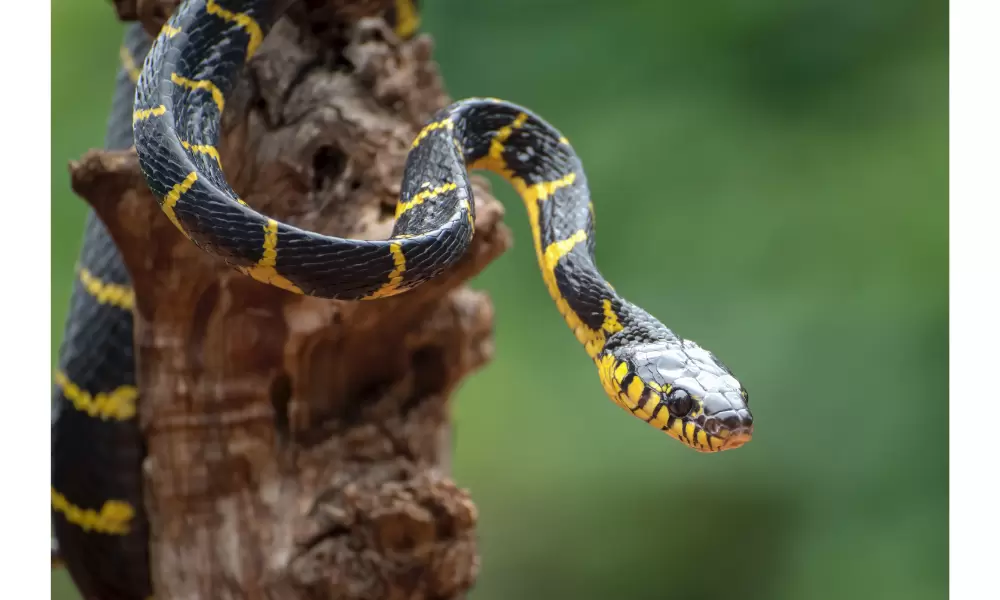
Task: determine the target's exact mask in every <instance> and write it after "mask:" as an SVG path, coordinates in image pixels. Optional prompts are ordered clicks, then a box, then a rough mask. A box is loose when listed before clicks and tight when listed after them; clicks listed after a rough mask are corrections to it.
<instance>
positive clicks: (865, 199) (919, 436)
mask: <svg viewBox="0 0 1000 600" xmlns="http://www.w3.org/2000/svg"><path fill="white" fill-rule="evenodd" d="M424 4H425V5H426V6H425V8H424V10H423V14H424V17H423V29H424V30H425V31H427V32H430V33H432V34H433V35H434V37H435V39H436V53H435V56H436V59H437V60H438V61H439V62H440V65H441V68H442V70H443V73H444V75H445V78H446V82H447V85H448V88H449V91H450V93H451V94H452V96H453V97H456V98H458V97H464V96H471V95H480V96H499V97H503V98H506V99H509V100H513V101H515V102H519V103H522V104H525V105H527V106H529V107H531V108H532V109H533V110H535V111H537V112H538V113H540V114H542V115H544V116H545V117H546V118H547V119H548V120H550V121H551V122H553V123H554V124H555V125H556V126H557V127H559V128H560V129H561V130H562V131H563V132H564V133H566V134H567V135H568V136H569V138H570V139H571V140H572V141H573V143H574V146H575V147H576V148H577V150H578V151H579V153H580V155H581V156H582V157H583V161H584V164H585V166H586V168H587V173H588V178H589V181H590V184H591V190H592V192H593V195H594V199H595V204H596V210H597V223H598V227H597V229H598V232H599V233H598V240H599V242H598V261H599V264H600V266H601V269H602V271H603V272H604V273H605V275H606V276H608V278H609V279H610V280H611V281H612V282H613V283H614V285H615V286H616V288H617V289H618V290H619V291H620V292H622V293H623V294H624V295H625V296H626V297H628V298H629V299H631V300H632V301H634V302H636V303H638V304H640V305H641V306H643V307H645V308H646V309H647V310H649V311H650V312H652V313H653V314H655V315H657V316H659V317H660V318H661V319H663V320H664V321H665V322H666V323H667V324H668V325H669V326H671V327H673V328H674V329H675V330H676V331H677V332H678V333H680V334H681V335H684V336H687V337H691V338H693V339H695V340H697V341H698V342H700V343H702V344H703V345H705V346H707V347H708V348H710V349H712V350H713V351H714V352H715V353H716V354H718V355H719V356H720V357H722V358H723V360H725V361H726V362H727V363H728V364H729V366H730V367H731V368H732V369H733V370H734V371H735V373H736V374H737V376H739V377H740V378H741V379H742V380H743V382H744V383H745V384H746V386H747V388H748V390H749V392H750V397H751V407H752V408H753V411H754V416H755V420H756V421H755V422H756V436H755V439H754V440H753V441H752V442H751V443H750V444H749V445H747V446H745V447H743V448H742V449H740V450H737V451H734V452H725V453H722V454H719V455H701V454H696V453H693V452H691V451H689V450H687V449H686V448H684V447H682V446H681V445H680V444H678V443H676V442H673V441H672V440H670V439H669V438H667V437H666V436H663V435H659V434H657V433H656V432H655V431H653V430H652V429H650V428H649V427H648V426H647V425H644V424H642V423H640V422H638V421H636V420H634V419H630V418H627V417H626V416H625V415H624V414H623V413H622V412H621V410H620V409H618V408H616V407H615V406H613V405H612V404H611V402H609V401H608V400H607V399H606V397H605V396H604V393H603V391H602V390H601V387H600V385H599V383H598V380H597V375H596V372H595V370H594V368H593V367H592V365H591V364H590V363H589V361H588V360H587V359H586V356H585V354H584V353H583V352H582V350H580V349H579V347H578V345H577V343H576V342H575V341H574V340H573V337H572V335H571V334H570V333H569V331H568V330H567V328H566V326H565V324H563V322H562V321H561V319H560V318H559V317H558V314H557V312H556V310H555V308H554V306H553V305H552V302H551V300H550V299H549V297H548V295H547V292H546V291H545V288H544V286H543V285H542V283H541V278H540V277H539V275H538V273H537V269H536V267H535V262H534V261H535V259H534V255H533V250H532V248H531V243H530V240H531V237H530V232H529V230H528V227H527V220H526V218H525V217H524V214H523V213H524V211H523V209H522V208H521V207H520V205H519V201H518V200H517V198H516V196H515V194H514V193H513V192H512V191H511V190H510V189H509V188H508V187H506V185H505V184H503V183H502V182H501V181H499V180H496V179H494V181H495V189H496V191H497V193H498V194H499V197H500V198H501V199H502V200H504V201H505V202H506V203H507V204H508V206H509V207H510V209H509V211H508V217H507V221H508V223H509V224H510V226H511V227H512V228H513V230H514V233H515V240H516V242H515V247H514V248H513V249H512V250H511V251H509V252H508V253H507V254H505V255H504V256H503V257H501V258H500V260H498V261H496V262H495V263H494V264H493V265H491V266H490V268H489V269H487V271H486V272H485V273H484V274H483V275H481V276H480V277H479V278H478V279H477V280H476V281H474V285H475V286H476V287H479V288H483V289H486V290H488V291H489V292H490V293H491V295H492V297H493V300H494V302H495V305H496V310H497V313H496V314H497V316H496V342H497V351H496V358H495V360H493V362H492V363H491V364H490V365H489V366H488V367H487V368H486V369H485V370H483V371H481V372H479V373H477V374H475V375H474V376H472V377H471V378H470V379H469V380H468V381H467V383H466V384H465V385H464V386H463V387H462V389H461V390H460V392H459V393H458V395H457V398H456V404H455V413H454V414H455V420H456V424H457V436H458V438H457V450H456V463H455V467H454V471H455V476H456V478H457V480H458V481H459V483H460V484H461V485H464V486H467V487H468V488H469V489H471V491H472V493H473V495H474V497H475V500H476V502H477V504H478V506H479V509H480V518H481V526H480V534H481V550H482V559H483V569H482V574H481V577H480V579H479V584H478V586H477V588H476V589H475V591H474V593H473V594H472V598H473V599H475V600H494V599H504V600H506V599H509V598H514V597H518V598H562V597H571V598H577V599H584V598H597V599H611V598H628V599H646V598H649V599H654V598H668V597H669V598H676V599H682V600H701V599H709V598H713V599H714V598H721V597H726V596H736V597H740V598H743V599H747V600H749V599H758V598H759V599H766V600H781V599H795V600H802V599H810V600H823V599H828V598H829V599H841V598H851V599H860V598H865V599H867V598H872V599H876V598H877V599H885V600H891V599H894V598H906V599H908V600H922V599H928V600H931V599H934V600H938V599H941V598H944V597H946V594H947V572H948V571H947V565H948V549H947V533H948V529H947V528H948V525H947V506H948V496H947V472H948V467H947V464H948V463H947V440H948V427H947V418H948V413H947V406H948V389H947V365H948V338H947V333H948V317H947V307H948V304H947V303H948V295H947V217H948V214H947V183H948V155H947V133H948V122H947V112H946V110H947V101H948V96H947V93H948V91H947V90H948V87H947V73H948V71H947V69H948V67H947V64H948V63H947V58H948V57H947V52H948V51H947V35H948V34H947V31H948V27H947V26H948V5H947V1H946V0H879V1H878V2H872V1H870V0H795V1H791V0H754V1H753V2H748V1H746V0H715V1H713V2H682V1H680V0H647V1H640V0H622V1H620V2H608V1H605V0H594V1H580V0H562V1H548V2H535V1H531V0H517V1H513V0H505V1H504V2H468V1H467V0H427V1H425V2H424ZM52 8H53V10H52V15H53V24H52V39H53V46H52V51H53V62H52V90H53V98H52V111H53V115H52V118H53V128H52V131H53V134H52V190H53V198H52V202H53V211H52V214H53V222H52V227H53V229H52V234H53V235H52V240H53V247H52V303H53V312H52V331H53V334H52V335H53V338H52V344H53V354H52V361H53V365H54V364H55V356H56V349H57V347H58V344H59V341H60V337H61V332H62V327H63V322H64V319H65V311H66V306H67V302H68V298H69V293H70V282H71V281H72V276H73V271H72V269H73V264H74V260H75V257H76V254H77V252H78V250H79V245H80V240H81V227H82V220H83V216H84V213H85V207H84V205H83V203H82V201H81V200H79V199H78V198H77V197H75V196H74V195H73V194H72V192H71V190H70V188H69V177H68V174H67V168H66V163H67V161H68V160H70V159H73V158H76V157H79V156H80V155H81V154H82V153H83V152H84V151H86V150H87V149H88V148H91V147H97V146H100V145H101V143H102V140H103V136H104V128H105V123H106V118H107V113H108V110H109V108H110V101H111V91H112V89H113V80H114V74H115V70H116V68H117V51H118V45H119V41H120V36H121V31H122V26H121V25H120V24H119V23H118V22H117V21H116V20H115V18H114V15H113V12H112V9H111V8H110V5H108V4H107V3H106V2H79V1H77V0H53V4H52ZM39 535H47V532H42V531H40V532H39ZM53 584H54V592H53V598H60V599H70V598H76V597H77V596H76V594H75V592H74V591H73V588H72V586H71V585H70V584H69V583H68V578H67V577H66V576H65V575H64V574H63V572H61V571H60V572H58V573H56V574H54V575H53Z"/></svg>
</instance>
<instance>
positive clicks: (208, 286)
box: [71, 0, 510, 600]
mask: <svg viewBox="0 0 1000 600" xmlns="http://www.w3.org/2000/svg"><path fill="white" fill-rule="evenodd" d="M176 4H177V2H176V1H163V0H133V1H128V0H116V1H115V7H116V9H117V10H118V13H119V17H120V18H122V19H123V20H128V19H132V18H138V19H139V20H141V21H142V23H143V26H144V27H145V29H146V30H147V31H150V32H153V33H155V32H156V31H158V30H159V28H160V27H161V26H162V23H163V21H164V20H165V18H166V17H167V16H168V15H169V14H170V13H171V12H172V11H173V8H174V7H175V6H176ZM393 5H394V3H393V2H392V1H391V0H383V1H378V0H367V1H356V2H349V1H347V0H339V1H338V0H302V1H301V2H297V3H296V4H294V5H293V6H292V7H290V8H289V10H288V11H287V12H286V14H285V16H284V17H282V18H281V19H280V21H279V22H278V23H277V24H276V25H275V27H274V28H273V30H272V31H271V33H270V34H269V35H268V36H267V38H266V39H265V40H264V43H263V45H262V46H261V48H260V50H259V51H258V53H257V54H256V55H255V57H254V58H253V59H252V61H251V62H250V64H249V65H248V66H247V68H246V69H245V71H244V76H243V77H242V78H241V80H240V83H239V84H238V86H237V89H236V90H235V91H234V92H233V93H232V94H231V97H229V98H227V101H226V111H225V115H224V118H223V127H222V131H223V137H222V141H221V143H220V148H219V152H220V157H221V162H222V164H223V167H224V170H225V172H226V174H227V176H228V178H229V181H230V183H231V184H232V186H233V188H234V189H235V190H236V191H237V192H238V193H239V194H240V195H241V197H242V198H243V199H245V200H246V202H247V203H249V204H250V205H251V206H252V207H254V208H255V209H257V210H260V211H261V212H263V213H265V214H268V215H270V216H273V217H274V218H277V219H280V220H283V221H286V222H289V223H291V224H293V225H296V226H298V227H302V228H307V229H312V230H315V231H320V232H323V233H326V234H330V235H337V236H342V237H350V238H363V239H377V238H386V237H388V236H389V235H390V231H391V229H392V225H393V215H394V209H395V203H396V200H397V198H398V195H399V190H400V181H401V178H402V173H403V164H404V160H405V157H406V153H407V150H408V149H409V146H410V142H411V141H412V140H413V138H414V137H415V135H416V133H417V132H418V131H419V129H420V127H421V125H422V124H423V122H424V121H425V120H426V119H428V118H429V117H430V116H431V114H432V113H433V112H434V111H435V110H437V109H439V108H440V107H442V106H444V105H445V104H447V103H448V101H449V98H448V97H447V96H446V94H445V93H444V91H443V87H442V81H441V78H440V76H439V74H438V72H437V69H436V66H435V64H434V63H433V61H432V60H431V53H432V44H431V41H430V39H429V38H428V37H427V36H425V35H419V36H417V37H415V38H412V39H401V38H400V37H398V36H397V35H396V33H395V32H394V30H393V28H392V27H390V25H389V24H388V23H387V18H390V19H391V14H392V10H393V8H392V6H393ZM71 174H72V183H73V189H74V190H75V191H76V192H77V193H78V194H80V195H81V196H82V197H83V198H85V199H86V200H87V202H88V203H90V205H91V206H92V207H93V208H94V210H95V212H96V213H97V215H98V216H99V217H100V218H101V219H102V221H103V222H104V223H105V224H106V225H107V227H108V229H109V231H110V232H111V235H112V237H113V238H114V240H115V242H116V244H117V245H118V246H119V248H120V249H121V251H122V253H123V255H124V259H125V263H126V264H127V266H128V269H129V272H130V274H131V277H132V280H133V285H134V289H135V356H136V359H137V372H138V387H139V393H140V398H141V403H140V406H139V408H138V410H139V420H140V424H141V429H142V432H143V434H144V436H145V439H146V441H147V444H148V454H147V457H146V460H145V463H144V485H145V497H146V511H147V513H148V517H149V520H150V528H151V538H150V550H151V557H152V558H151V562H152V565H151V568H152V574H153V575H152V576H153V584H154V588H155V593H156V597H157V598H158V599H159V600H163V599H168V598H213V599H228V598H246V599H259V598H288V599H293V598H295V599H298V598H352V599H353V598H358V599H360V598H381V599H403V598H407V599H410V598H412V599H418V598H426V599H444V598H457V597H462V596H463V595H464V593H465V591H466V590H468V589H469V587H470V586H471V585H472V584H473V582H474V580H475V577H476V573H477V570H478V556H477V549H476V541H475V525H476V509H475V506H474V504H473V503H472V501H471V499H470V497H469V495H468V494H467V493H466V492H465V491H463V490H461V489H460V488H458V487H457V486H456V485H455V484H454V482H453V481H452V480H451V479H449V457H450V449H451V444H450V425H449V415H448V409H449V402H448V400H449V398H450V396H451V394H452V393H453V391H454V390H455V388H456V386H457V385H458V384H459V382H460V381H461V380H462V379H463V378H464V377H466V376H467V375H468V374H469V373H471V372H472V371H473V370H475V369H477V368H479V367H481V366H482V365H484V363H485V362H486V361H488V360H489V359H490V357H491V354H492V350H493V346H492V345H493V338H492V324H493V314H492V306H491V303H490V301H489V298H488V297H487V296H486V295H485V294H483V293H481V292H476V291H473V290H471V289H469V288H467V287H465V285H464V282H466V281H467V280H468V279H469V278H471V277H472V276H474V275H475V274H477V273H479V272H480V271H481V270H482V269H483V268H484V267H485V266H486V265H487V264H488V263H489V262H491V261H492V260H494V259H495V258H497V257H498V256H499V255H500V254H501V253H502V252H503V251H504V250H505V249H506V248H507V247H508V246H509V244H510V233H509V230H508V229H507V228H506V227H505V226H504V225H503V223H502V216H503V210H502V207H501V206H500V205H499V203H498V202H497V201H496V200H495V199H494V198H493V197H492V196H491V195H490V193H489V189H488V186H487V184H486V182H485V180H484V179H482V178H478V177H477V178H474V188H475V198H476V203H477V204H476V215H477V218H476V234H475V239H474V241H473V244H472V248H471V250H470V251H469V253H468V255H467V256H466V257H465V258H464V259H463V260H462V261H461V262H460V263H459V264H458V265H457V266H456V267H455V268H453V269H451V270H449V271H448V272H446V273H445V274H444V275H443V276H442V277H440V278H439V279H438V280H436V281H433V282H431V283H428V284H426V285H423V286H421V287H419V288H418V289H416V290H414V291H412V292H408V293H406V294H403V295H401V296H397V297H393V298H387V299H383V300H379V301H374V302H364V303H361V302H356V303H354V302H338V301H328V300H322V299H316V298H307V297H302V296H298V295H295V294H292V293H288V292H285V291H283V290H280V289H276V288H271V287H268V286H266V285H263V284H260V283H258V282H256V281H254V280H253V279H251V278H250V277H248V276H245V275H243V274H241V273H239V272H237V271H235V270H233V269H230V268H229V267H226V266H225V265H223V264H222V263H221V262H220V261H218V260H216V259H214V258H212V257H210V256H208V255H207V254H205V253H203V252H202V251H201V250H199V249H198V248H196V247H195V246H194V245H193V244H192V243H191V242H190V241H189V240H187V239H186V238H184V237H183V236H182V235H181V234H180V233H179V232H178V231H177V230H176V229H175V228H174V226H173V225H172V224H171V223H170V221H169V220H168V219H167V218H166V216H165V215H164V214H163V213H162V212H161V211H160V209H159V207H158V206H157V204H156V201H155V200H154V198H153V196H152V195H151V194H150V192H149V191H148V189H147V187H146V184H145V182H144V180H143V178H142V176H141V174H140V172H139V168H138V162H137V160H136V157H135V153H134V150H132V149H130V150H128V151H121V152H111V151H91V152H89V153H87V154H86V155H85V156H83V157H82V158H81V159H80V160H79V161H76V162H74V163H72V165H71Z"/></svg>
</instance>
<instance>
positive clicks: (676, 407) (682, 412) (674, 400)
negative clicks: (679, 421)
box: [667, 389, 693, 417]
mask: <svg viewBox="0 0 1000 600" xmlns="http://www.w3.org/2000/svg"><path fill="white" fill-rule="evenodd" d="M692 404H693V403H692V402H691V395H690V394H688V393H687V392H686V391H684V390H681V389H676V390H674V391H673V392H671V393H670V395H669V396H667V410H669V411H670V414H672V415H673V416H675V417H683V416H686V415H687V414H688V413H689V412H691V405H692Z"/></svg>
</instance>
